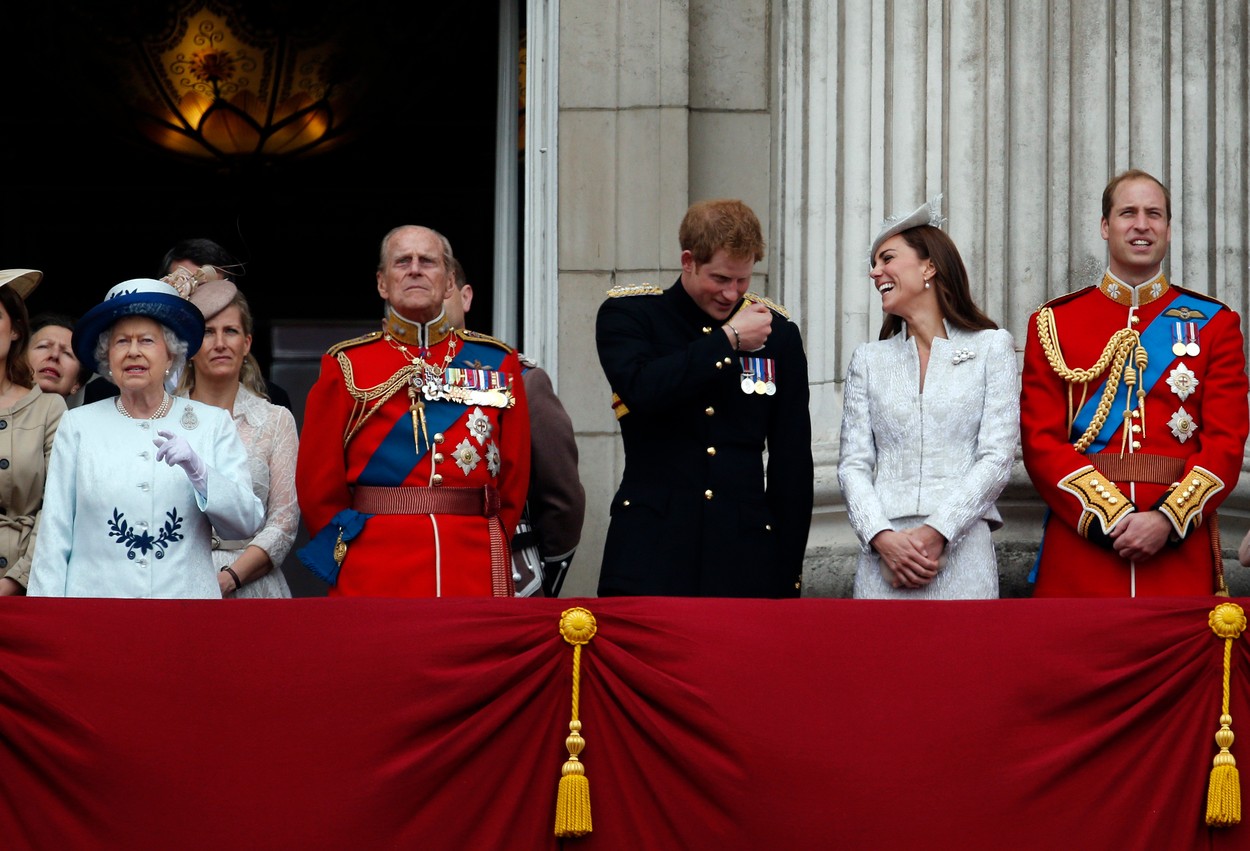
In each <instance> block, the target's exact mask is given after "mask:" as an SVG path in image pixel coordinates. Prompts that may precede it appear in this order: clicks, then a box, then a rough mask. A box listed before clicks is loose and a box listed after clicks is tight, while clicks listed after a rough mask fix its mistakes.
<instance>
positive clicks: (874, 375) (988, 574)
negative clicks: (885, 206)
mask: <svg viewBox="0 0 1250 851" xmlns="http://www.w3.org/2000/svg"><path fill="white" fill-rule="evenodd" d="M939 198H940V196H939ZM936 204H937V199H935V200H934V201H933V202H931V203H929V204H925V205H923V206H921V207H920V208H919V209H918V210H916V211H915V212H913V213H911V214H909V215H907V216H901V217H896V218H893V219H888V220H887V221H886V222H885V223H884V224H883V227H882V230H881V232H880V233H879V234H878V235H877V238H876V239H875V240H874V242H873V246H872V251H871V253H870V255H869V256H870V262H871V264H872V271H871V273H870V274H871V278H872V282H873V286H874V287H875V288H876V290H877V292H878V293H880V295H881V304H882V309H883V310H884V311H885V314H886V317H885V322H884V323H883V325H882V329H881V335H880V339H879V340H877V341H875V342H870V343H865V344H863V345H861V346H859V347H858V348H857V349H856V350H855V352H854V354H853V355H852V356H851V364H850V367H849V369H848V372H847V379H846V386H845V391H844V403H843V412H842V437H841V455H840V459H839V462H838V481H839V483H840V485H841V487H842V493H843V496H844V498H845V500H846V507H847V515H848V517H849V519H850V522H851V526H852V527H853V528H854V530H855V534H856V536H857V537H858V538H859V541H860V544H861V554H860V557H859V561H858V565H857V567H856V572H855V590H854V596H855V597H857V598H897V599H978V598H994V597H997V596H998V566H997V563H996V561H995V557H994V544H993V541H992V540H991V537H990V532H991V531H993V530H994V529H997V528H999V527H1001V526H1002V518H1001V516H1000V515H999V513H998V510H997V509H996V508H995V506H994V501H995V500H996V499H997V498H998V495H999V494H1000V493H1001V492H1002V490H1003V487H1004V486H1005V485H1006V484H1007V479H1008V476H1009V475H1010V472H1011V465H1012V461H1013V459H1014V457H1015V451H1016V445H1017V443H1018V441H1019V432H1020V426H1019V409H1020V401H1019V398H1020V388H1019V372H1018V368H1017V365H1016V354H1015V348H1014V346H1013V344H1012V339H1011V335H1010V334H1009V333H1008V332H1007V331H1004V330H1000V329H999V328H998V327H997V326H996V325H995V324H994V322H993V321H992V320H990V319H989V318H988V317H987V316H986V315H985V314H984V313H982V312H981V310H980V309H979V308H978V307H977V306H976V304H975V303H974V302H973V300H972V296H971V294H970V292H969V287H968V274H967V271H966V270H965V269H964V264H963V261H962V260H961V259H960V257H959V252H958V250H957V249H956V248H955V245H954V243H953V242H951V240H950V237H948V236H947V235H946V234H945V233H943V232H942V231H941V230H940V225H941V223H942V219H941V218H940V216H938V214H937V210H936Z"/></svg>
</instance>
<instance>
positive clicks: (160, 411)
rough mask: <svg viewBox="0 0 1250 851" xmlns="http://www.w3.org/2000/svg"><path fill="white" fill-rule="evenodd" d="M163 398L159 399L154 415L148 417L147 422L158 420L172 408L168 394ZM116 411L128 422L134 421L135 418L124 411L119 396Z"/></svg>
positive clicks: (171, 400)
mask: <svg viewBox="0 0 1250 851" xmlns="http://www.w3.org/2000/svg"><path fill="white" fill-rule="evenodd" d="M163 396H164V398H162V399H161V403H160V404H159V405H157V406H156V413H154V414H152V416H150V417H148V419H149V420H159V419H160V418H161V417H163V416H165V415H166V414H168V413H169V409H170V408H172V407H173V405H174V399H173V397H172V396H170V395H169V394H168V393H165V394H163ZM117 411H118V413H120V414H121V415H122V416H123V417H125V418H126V419H128V420H133V419H135V417H134V416H133V415H132V414H131V413H130V411H127V410H126V406H125V405H123V404H122V397H121V396H118V397H117Z"/></svg>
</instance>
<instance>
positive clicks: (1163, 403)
mask: <svg viewBox="0 0 1250 851" xmlns="http://www.w3.org/2000/svg"><path fill="white" fill-rule="evenodd" d="M1046 311H1049V312H1050V315H1051V316H1053V327H1054V329H1055V337H1057V341H1058V347H1057V352H1052V355H1053V356H1055V357H1061V358H1062V362H1063V363H1064V364H1065V365H1066V367H1067V368H1068V369H1069V370H1090V369H1091V368H1093V367H1094V366H1095V364H1096V362H1097V361H1098V360H1099V358H1100V356H1102V355H1103V353H1104V350H1105V349H1106V348H1107V347H1108V344H1109V342H1110V341H1112V338H1113V336H1114V335H1116V334H1117V333H1119V334H1120V338H1119V339H1121V340H1127V341H1128V344H1127V348H1126V349H1125V352H1126V354H1127V363H1128V366H1129V367H1130V369H1129V370H1128V372H1127V373H1126V375H1125V378H1124V380H1122V381H1121V382H1120V386H1119V390H1118V394H1117V396H1116V397H1115V400H1114V402H1113V403H1112V404H1111V405H1110V406H1109V407H1108V408H1106V411H1105V421H1104V423H1103V425H1102V428H1101V429H1090V440H1091V442H1090V443H1089V445H1088V446H1087V447H1084V448H1083V449H1078V448H1077V447H1076V446H1075V444H1077V443H1078V442H1079V441H1080V440H1081V438H1082V437H1083V435H1085V433H1086V429H1087V425H1088V424H1090V423H1092V421H1093V412H1094V411H1095V409H1097V408H1098V405H1099V401H1100V398H1101V391H1102V387H1103V383H1102V382H1103V380H1104V379H1106V378H1107V375H1108V373H1111V374H1114V373H1115V372H1116V369H1115V359H1114V357H1113V358H1112V360H1111V362H1110V364H1109V365H1108V366H1107V367H1106V368H1105V369H1104V370H1103V371H1102V373H1101V375H1100V376H1099V377H1098V378H1096V379H1095V380H1094V381H1092V382H1091V383H1090V384H1089V385H1088V393H1087V394H1086V403H1085V404H1084V405H1083V406H1081V404H1080V403H1081V393H1082V387H1081V385H1080V384H1076V383H1069V382H1068V381H1066V380H1064V379H1063V378H1061V377H1060V376H1059V375H1058V374H1057V373H1056V370H1055V368H1054V366H1053V365H1052V363H1051V360H1050V359H1048V357H1047V353H1046V351H1045V349H1044V347H1043V345H1042V337H1041V336H1039V317H1041V316H1042V315H1043V313H1044V312H1046ZM1134 316H1136V317H1137V321H1136V322H1134V321H1133V317H1134ZM1041 324H1042V325H1043V326H1045V325H1046V324H1047V323H1046V322H1044V321H1043V322H1042V323H1041ZM1125 329H1129V331H1136V332H1137V333H1138V334H1139V335H1140V346H1141V348H1143V349H1144V350H1145V354H1146V355H1147V358H1146V359H1145V361H1144V362H1143V361H1141V360H1139V358H1138V357H1137V356H1136V355H1137V354H1138V353H1137V352H1136V351H1135V349H1136V345H1135V344H1134V343H1133V342H1132V340H1133V338H1132V335H1131V334H1129V333H1128V332H1127V331H1125ZM1043 330H1045V329H1044V328H1043ZM1043 336H1049V335H1047V334H1044V335H1043ZM1178 342H1179V343H1180V344H1181V346H1182V347H1183V346H1184V345H1185V344H1186V343H1192V344H1193V345H1191V346H1190V348H1189V350H1188V351H1185V352H1183V353H1182V354H1180V355H1177V354H1176V353H1175V352H1174V349H1173V346H1174V345H1176V343H1178ZM1177 351H1179V349H1178V350H1177ZM1244 352H1245V350H1244V343H1243V339H1242V333H1241V321H1240V318H1239V317H1238V316H1237V314H1236V313H1235V312H1234V311H1232V310H1231V309H1229V308H1228V307H1227V306H1226V305H1223V304H1221V303H1220V302H1218V301H1216V300H1214V299H1212V298H1210V297H1208V296H1205V295H1202V294H1200V293H1196V292H1193V291H1191V290H1185V289H1183V288H1180V287H1174V286H1171V285H1169V284H1168V282H1167V281H1166V280H1165V279H1164V278H1163V277H1162V276H1160V277H1159V278H1156V279H1155V280H1154V281H1150V282H1147V283H1145V284H1142V285H1140V286H1138V287H1136V288H1133V287H1129V286H1128V285H1126V284H1124V283H1123V282H1121V281H1117V280H1116V279H1115V278H1113V277H1111V276H1110V275H1107V276H1106V277H1105V278H1104V280H1103V282H1102V284H1100V285H1099V286H1097V287H1088V288H1086V289H1083V290H1080V291H1078V292H1076V293H1072V294H1069V295H1066V296H1062V297H1060V298H1057V299H1055V300H1054V301H1052V302H1050V303H1049V304H1048V305H1046V306H1045V307H1044V308H1043V309H1042V310H1041V311H1039V312H1038V313H1035V314H1034V315H1033V316H1032V317H1031V318H1030V319H1029V330H1028V341H1027V343H1026V345H1025V351H1024V370H1023V375H1022V382H1023V387H1022V392H1021V398H1020V433H1021V442H1022V447H1023V453H1024V464H1025V467H1026V468H1027V469H1028V472H1029V476H1030V477H1031V478H1032V480H1033V484H1034V485H1035V486H1036V487H1037V490H1038V492H1039V493H1040V494H1041V496H1042V498H1043V499H1044V500H1045V501H1046V504H1047V505H1048V506H1049V508H1050V510H1049V512H1048V517H1047V522H1046V528H1045V532H1044V534H1043V537H1042V549H1041V552H1040V553H1039V556H1038V572H1037V580H1036V582H1037V584H1036V586H1035V590H1034V595H1035V596H1038V597H1046V596H1049V597H1086V596H1089V597H1094V596H1158V595H1201V594H1210V593H1212V592H1213V591H1215V590H1217V589H1218V586H1219V583H1220V582H1221V581H1222V576H1223V562H1222V558H1221V556H1220V546H1219V535H1218V531H1217V526H1216V523H1215V522H1214V520H1215V511H1216V508H1217V507H1218V506H1219V504H1220V503H1221V502H1223V501H1224V499H1225V498H1226V497H1227V496H1228V494H1230V493H1232V490H1233V487H1234V486H1235V485H1236V484H1237V477H1238V475H1239V474H1240V472H1241V463H1242V455H1243V451H1244V448H1245V443H1246V435H1247V430H1248V429H1250V411H1248V408H1247V400H1246V393H1247V380H1246V362H1245V353H1244ZM1129 378H1132V379H1133V380H1135V381H1136V384H1134V385H1132V386H1131V387H1130V386H1128V379H1129ZM1069 387H1071V388H1073V389H1072V396H1071V398H1072V406H1073V410H1074V411H1077V416H1076V422H1075V424H1074V425H1073V426H1072V427H1071V428H1069V426H1068V421H1069V413H1068V412H1069ZM1140 388H1145V390H1146V393H1145V396H1144V402H1143V401H1141V397H1139V396H1138V390H1139V389H1140ZM1126 390H1127V391H1130V392H1128V393H1126ZM1126 408H1128V413H1126ZM1126 423H1128V425H1129V429H1128V431H1127V433H1126V430H1125V424H1126ZM1153 508H1162V509H1163V512H1164V514H1165V516H1167V518H1168V520H1169V521H1170V522H1171V524H1172V527H1173V528H1172V540H1171V541H1170V542H1169V543H1168V544H1165V545H1164V547H1163V549H1161V550H1160V551H1159V552H1157V553H1155V554H1154V555H1153V556H1151V557H1150V558H1148V559H1145V560H1142V561H1139V562H1132V561H1129V560H1127V559H1124V558H1121V557H1120V556H1118V555H1116V553H1115V551H1114V550H1113V549H1111V547H1110V540H1109V539H1108V538H1107V534H1108V533H1109V532H1110V531H1111V530H1112V529H1114V528H1115V526H1116V524H1117V523H1119V522H1121V521H1122V520H1123V519H1124V517H1125V516H1127V514H1128V513H1129V512H1131V511H1133V510H1137V511H1148V510H1151V509H1153Z"/></svg>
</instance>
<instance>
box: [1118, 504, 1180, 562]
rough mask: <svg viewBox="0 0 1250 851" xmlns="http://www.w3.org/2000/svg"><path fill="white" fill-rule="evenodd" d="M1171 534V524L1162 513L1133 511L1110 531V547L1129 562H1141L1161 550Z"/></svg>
mask: <svg viewBox="0 0 1250 851" xmlns="http://www.w3.org/2000/svg"><path fill="white" fill-rule="evenodd" d="M1171 534H1172V523H1171V521H1169V520H1168V519H1167V517H1165V516H1164V514H1163V512H1162V511H1158V510H1155V511H1134V512H1132V513H1131V514H1127V515H1125V516H1124V518H1123V519H1121V520H1120V522H1119V523H1117V524H1115V528H1114V529H1112V530H1111V532H1110V535H1109V537H1110V538H1111V546H1112V548H1113V549H1114V550H1115V552H1116V555H1118V556H1119V557H1120V558H1123V559H1128V560H1129V561H1143V560H1145V559H1148V558H1150V557H1151V556H1152V555H1154V554H1155V553H1157V552H1158V551H1159V550H1161V549H1163V545H1164V544H1166V543H1167V542H1168V536H1169V535H1171Z"/></svg>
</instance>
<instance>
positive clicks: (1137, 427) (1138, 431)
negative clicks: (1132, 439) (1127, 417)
mask: <svg viewBox="0 0 1250 851" xmlns="http://www.w3.org/2000/svg"><path fill="white" fill-rule="evenodd" d="M1133 434H1141V426H1140V425H1138V424H1137V423H1133Z"/></svg>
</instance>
